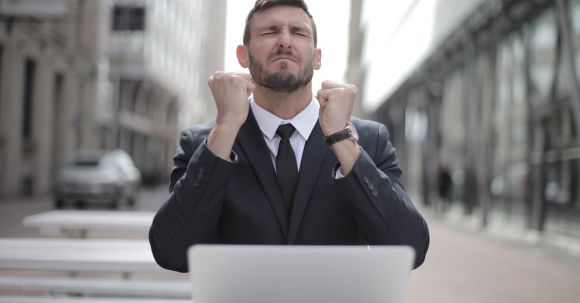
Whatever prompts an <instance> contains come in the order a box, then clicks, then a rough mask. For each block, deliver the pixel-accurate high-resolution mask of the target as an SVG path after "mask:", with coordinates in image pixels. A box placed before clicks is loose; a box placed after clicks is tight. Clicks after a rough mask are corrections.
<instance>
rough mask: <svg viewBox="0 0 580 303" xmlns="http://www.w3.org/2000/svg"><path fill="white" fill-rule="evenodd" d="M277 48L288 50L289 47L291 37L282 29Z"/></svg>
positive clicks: (288, 32) (287, 31)
mask: <svg viewBox="0 0 580 303" xmlns="http://www.w3.org/2000/svg"><path fill="white" fill-rule="evenodd" d="M278 47H279V48H290V47H291V35H290V31H289V30H288V29H284V30H282V31H281V32H280V37H279V39H278Z"/></svg>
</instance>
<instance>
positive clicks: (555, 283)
mask: <svg viewBox="0 0 580 303" xmlns="http://www.w3.org/2000/svg"><path fill="white" fill-rule="evenodd" d="M428 223H429V227H430V232H431V244H430V247H429V252H428V253H427V258H426V261H425V263H424V264H423V265H422V266H421V267H420V268H419V269H417V270H415V271H414V272H413V273H412V276H411V287H410V300H409V302H411V303H415V302H416V303H419V302H458V303H459V302H462V303H470V302H473V303H479V302H486V303H487V302H494V303H499V302H509V303H518V302H522V303H524V302H525V303H533V302H558V303H563V302H570V303H573V302H580V287H579V284H578V283H579V281H580V260H578V259H574V258H571V257H569V256H567V255H563V254H561V253H558V252H557V251H554V250H550V249H547V248H546V247H542V246H538V245H526V244H523V242H514V241H507V240H505V239H500V238H497V237H492V236H490V235H489V234H485V233H481V232H474V231H468V230H467V229H457V228H452V227H451V225H449V224H447V223H445V222H442V221H440V220H437V219H432V218H429V219H428Z"/></svg>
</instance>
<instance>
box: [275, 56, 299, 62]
mask: <svg viewBox="0 0 580 303" xmlns="http://www.w3.org/2000/svg"><path fill="white" fill-rule="evenodd" d="M281 60H287V61H292V62H296V60H294V58H292V57H288V56H281V57H275V58H274V60H272V62H276V61H281Z"/></svg>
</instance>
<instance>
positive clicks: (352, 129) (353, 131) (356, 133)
mask: <svg viewBox="0 0 580 303" xmlns="http://www.w3.org/2000/svg"><path fill="white" fill-rule="evenodd" d="M350 131H351V133H352V136H353V138H355V139H356V140H357V141H358V131H357V130H356V127H354V124H352V123H351V124H350Z"/></svg>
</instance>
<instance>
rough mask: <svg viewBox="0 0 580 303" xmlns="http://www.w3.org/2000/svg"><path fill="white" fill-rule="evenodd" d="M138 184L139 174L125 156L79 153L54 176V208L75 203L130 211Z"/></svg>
mask: <svg viewBox="0 0 580 303" xmlns="http://www.w3.org/2000/svg"><path fill="white" fill-rule="evenodd" d="M140 184H141V173H140V172H139V170H138V169H137V167H135V164H134V163H133V160H132V159H131V157H130V156H129V155H128V154H127V153H126V152H124V151H122V150H113V151H84V152H79V153H78V154H76V155H75V157H74V160H73V161H72V162H71V163H70V164H69V165H67V166H66V167H64V168H63V169H61V170H59V172H58V174H57V179H56V186H55V192H54V206H55V207H56V208H63V207H64V206H65V204H66V203H75V204H78V205H81V206H82V205H88V204H93V205H94V204H99V205H103V206H108V207H113V208H119V207H120V206H121V205H122V203H125V204H126V205H128V206H129V207H133V206H134V205H135V202H136V198H137V193H138V190H139V187H140Z"/></svg>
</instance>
